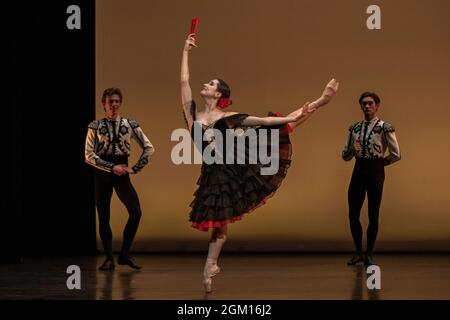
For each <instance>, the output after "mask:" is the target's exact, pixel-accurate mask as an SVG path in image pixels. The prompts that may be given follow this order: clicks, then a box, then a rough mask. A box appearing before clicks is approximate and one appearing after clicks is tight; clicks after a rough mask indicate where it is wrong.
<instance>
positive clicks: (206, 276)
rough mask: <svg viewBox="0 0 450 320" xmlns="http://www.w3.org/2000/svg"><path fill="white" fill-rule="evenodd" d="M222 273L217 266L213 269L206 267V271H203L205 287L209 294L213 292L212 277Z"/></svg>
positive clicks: (212, 267)
mask: <svg viewBox="0 0 450 320" xmlns="http://www.w3.org/2000/svg"><path fill="white" fill-rule="evenodd" d="M219 272H220V267H219V266H218V265H217V264H215V265H213V266H211V267H207V266H205V270H204V271H203V277H204V278H203V286H204V287H205V291H206V292H207V293H209V292H212V279H211V278H212V277H214V276H216V275H217V274H218V273H219Z"/></svg>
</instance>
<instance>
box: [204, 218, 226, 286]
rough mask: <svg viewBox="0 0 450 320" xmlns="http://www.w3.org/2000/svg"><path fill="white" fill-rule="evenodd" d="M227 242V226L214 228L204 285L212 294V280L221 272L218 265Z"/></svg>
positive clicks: (205, 269)
mask: <svg viewBox="0 0 450 320" xmlns="http://www.w3.org/2000/svg"><path fill="white" fill-rule="evenodd" d="M226 240H227V226H226V225H225V226H223V227H221V228H214V229H213V231H212V234H211V240H210V242H209V249H208V257H207V258H206V263H205V268H204V270H203V285H204V286H205V291H206V292H211V291H212V289H211V286H212V280H211V278H212V277H214V276H215V275H216V274H218V273H219V272H220V267H219V266H218V265H217V260H218V259H219V255H220V252H221V250H222V247H223V245H224V243H225V241H226Z"/></svg>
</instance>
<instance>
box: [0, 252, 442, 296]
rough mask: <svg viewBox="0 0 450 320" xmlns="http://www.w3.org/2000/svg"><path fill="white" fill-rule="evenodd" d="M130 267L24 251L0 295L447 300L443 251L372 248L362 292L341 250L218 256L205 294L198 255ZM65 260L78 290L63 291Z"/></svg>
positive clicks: (0, 281) (2, 274) (0, 277)
mask: <svg viewBox="0 0 450 320" xmlns="http://www.w3.org/2000/svg"><path fill="white" fill-rule="evenodd" d="M135 257H136V260H137V261H138V262H139V263H140V264H141V265H142V266H143V269H142V270H140V271H133V270H131V269H130V268H129V267H127V266H119V265H116V270H115V271H113V272H100V271H97V268H98V266H99V265H100V264H101V263H102V262H103V257H101V256H91V257H89V256H87V257H63V258H61V257H29V258H25V259H24V261H23V263H21V264H9V265H8V264H3V265H0V299H1V300H5V299H6V300H16V299H19V300H23V299H26V300H29V299H50V300H54V299H56V300H60V299H61V300H73V299H75V300H99V299H107V300H111V299H112V300H203V299H209V300H372V299H378V300H450V254H378V255H375V256H374V259H375V261H376V262H377V263H378V264H379V266H380V268H381V289H380V290H369V289H367V286H366V279H367V274H366V270H365V269H364V268H363V267H362V266H356V267H349V266H347V265H346V261H347V260H348V258H349V255H347V254H345V255H343V254H224V255H223V256H222V257H221V259H220V261H219V264H220V265H221V267H222V272H221V273H220V274H219V275H217V276H216V277H215V278H213V279H214V281H213V290H214V291H213V292H212V293H210V294H208V295H205V294H204V293H203V287H202V284H201V274H202V268H203V263H204V259H205V256H204V255H200V254H179V255H176V254H148V255H136V256H135ZM69 265H78V266H79V267H80V268H81V289H80V290H69V289H68V288H67V285H66V281H67V278H68V277H69V276H70V275H69V274H67V273H66V269H67V267H68V266H69Z"/></svg>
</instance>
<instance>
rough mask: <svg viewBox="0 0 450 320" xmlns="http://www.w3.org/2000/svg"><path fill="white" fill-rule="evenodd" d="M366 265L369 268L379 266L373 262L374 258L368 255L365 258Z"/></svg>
mask: <svg viewBox="0 0 450 320" xmlns="http://www.w3.org/2000/svg"><path fill="white" fill-rule="evenodd" d="M364 265H365V266H366V267H368V266H372V265H374V266H376V265H377V264H376V263H375V262H374V261H373V258H372V255H371V254H366V255H365V256H364Z"/></svg>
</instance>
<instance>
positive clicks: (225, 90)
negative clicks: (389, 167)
mask: <svg viewBox="0 0 450 320" xmlns="http://www.w3.org/2000/svg"><path fill="white" fill-rule="evenodd" d="M217 81H219V83H218V84H217V91H219V92H220V93H221V94H222V98H224V99H228V98H229V97H230V96H231V89H230V86H229V85H228V84H227V83H226V82H225V81H223V80H222V79H217Z"/></svg>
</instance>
